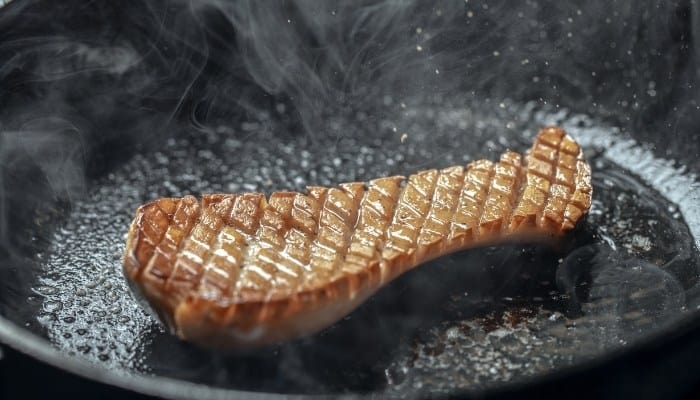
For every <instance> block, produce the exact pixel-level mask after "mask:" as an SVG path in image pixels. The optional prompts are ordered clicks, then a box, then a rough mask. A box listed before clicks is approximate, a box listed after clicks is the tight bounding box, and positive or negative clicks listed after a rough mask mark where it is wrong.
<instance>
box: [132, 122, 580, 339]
mask: <svg viewBox="0 0 700 400" xmlns="http://www.w3.org/2000/svg"><path fill="white" fill-rule="evenodd" d="M591 196H592V188H591V171H590V167H589V165H588V164H587V162H586V161H585V160H584V157H583V154H582V151H581V149H580V147H579V146H578V145H577V144H576V142H575V141H574V140H573V139H572V138H571V137H570V136H568V135H566V133H565V132H564V131H563V130H562V129H560V128H558V127H546V128H544V129H542V130H541V131H540V132H539V134H538V135H537V137H536V139H535V142H534V144H533V146H532V148H531V149H530V150H529V151H528V152H527V153H526V154H525V155H520V154H518V153H515V152H510V151H509V152H506V153H504V154H503V155H501V157H500V160H499V161H498V162H492V161H489V160H479V161H474V162H472V163H470V164H468V165H467V166H466V167H465V166H454V167H449V168H445V169H442V170H435V169H432V170H425V171H420V172H418V173H416V174H414V175H411V176H409V177H408V178H405V177H402V176H391V177H383V178H378V179H374V180H372V181H369V182H367V183H365V182H353V183H344V184H340V185H339V186H338V187H333V188H326V187H308V189H307V193H297V192H275V193H272V194H271V195H270V196H269V198H266V197H265V196H264V195H263V194H261V193H241V194H208V195H203V196H202V197H201V199H199V200H198V199H196V198H195V197H193V196H185V197H183V198H162V199H158V200H155V201H152V202H149V203H147V204H145V205H143V206H141V207H139V209H138V210H137V211H136V215H135V218H134V220H133V222H132V224H131V227H130V230H129V234H128V238H127V245H126V254H125V257H124V264H123V271H124V275H125V277H126V279H127V280H128V282H129V284H130V286H131V288H132V290H133V291H134V292H135V294H136V296H137V298H139V300H141V301H142V303H143V304H144V306H146V307H148V308H150V309H151V310H152V311H153V312H154V314H155V315H157V316H158V318H159V320H160V321H161V322H162V323H163V324H164V325H166V326H167V327H168V328H169V330H170V331H171V332H173V333H175V334H177V335H178V336H179V337H180V338H182V339H184V340H187V341H190V342H194V343H197V344H199V345H202V346H206V347H216V348H226V349H249V348H254V347H258V346H262V345H267V344H273V343H277V342H281V341H285V340H291V339H294V338H297V337H300V336H304V335H309V334H312V333H314V332H317V331H319V330H321V329H323V328H325V327H327V326H329V325H331V324H332V323H334V322H336V321H337V320H339V319H341V318H343V317H344V316H346V315H347V314H348V313H350V312H352V311H353V310H354V309H355V308H356V307H357V306H358V305H359V304H361V303H362V302H363V301H365V300H366V299H367V298H368V297H370V296H371V295H372V294H373V293H375V292H376V291H377V290H379V289H380V288H381V287H382V286H384V285H385V284H387V283H388V282H390V281H391V280H393V279H394V278H396V277H398V276H399V275H401V274H402V273H404V272H406V271H407V270H409V269H411V268H414V267H416V266H418V265H420V264H422V263H424V262H426V261H428V260H431V259H434V258H436V257H439V256H442V255H445V254H448V253H451V252H455V251H458V250H462V249H467V248H470V247H477V246H484V245H493V244H497V243H501V242H505V241H512V240H542V239H560V238H562V237H563V236H564V235H565V234H566V233H567V232H569V231H571V230H573V229H574V228H575V226H576V224H577V222H578V221H579V220H580V219H581V218H582V217H584V216H585V215H586V214H587V212H588V210H589V208H590V205H591Z"/></svg>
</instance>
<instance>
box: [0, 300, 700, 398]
mask: <svg viewBox="0 0 700 400" xmlns="http://www.w3.org/2000/svg"><path fill="white" fill-rule="evenodd" d="M699 334H700V309H698V308H696V309H694V310H691V311H687V314H686V315H684V316H682V317H680V318H678V319H676V320H674V321H672V322H670V323H669V324H668V325H667V326H666V327H665V328H663V329H658V330H656V331H655V332H653V333H650V334H648V335H644V336H642V337H640V338H637V339H636V340H635V341H634V342H632V343H631V344H628V345H625V346H618V347H615V348H613V349H610V350H608V351H605V352H604V353H602V354H600V355H599V356H596V357H593V358H590V359H586V360H582V361H579V362H576V363H574V364H572V365H568V366H565V367H562V368H559V369H556V370H553V371H550V372H546V373H543V374H539V375H534V376H532V377H529V378H525V379H522V380H516V381H512V382H504V383H502V384H501V385H498V386H493V387H488V388H485V389H456V390H455V391H454V393H452V394H450V395H459V396H460V397H463V398H480V399H484V398H488V397H494V396H495V397H497V396H498V395H499V394H501V395H502V394H507V393H517V392H519V391H524V390H532V389H536V388H537V387H541V386H545V385H547V384H555V383H556V382H558V381H562V380H565V379H567V378H573V377H574V376H575V375H580V374H583V373H586V372H594V371H595V370H596V369H599V368H602V367H604V366H605V365H606V364H612V363H614V362H620V361H624V360H625V359H626V358H631V357H634V356H635V355H637V356H639V355H642V354H644V353H649V352H654V351H659V350H660V349H663V348H668V347H671V346H672V345H673V344H674V343H676V342H678V341H682V340H683V339H688V338H689V337H691V336H698V335H699ZM0 343H1V344H4V345H6V346H8V347H11V348H12V349H14V350H16V351H18V352H21V353H23V354H25V355H27V356H29V357H31V358H34V359H35V360H37V361H39V362H43V363H45V364H48V365H49V366H51V367H54V368H57V369H59V370H63V371H66V372H69V373H71V374H73V375H76V376H78V377H82V378H85V379H88V380H92V381H95V382H98V383H101V384H105V385H109V386H114V387H117V388H121V389H124V390H127V391H132V392H134V393H140V394H144V395H147V396H157V397H163V398H169V399H191V398H199V399H224V398H225V399H231V398H241V399H309V398H315V399H322V398H328V397H332V398H334V399H337V398H342V399H356V398H363V397H365V396H370V397H372V396H376V395H381V393H376V392H375V393H373V392H368V393H354V394H348V393H329V394H295V393H290V394H288V393H274V392H254V391H246V390H237V389H225V388H221V387H215V386H208V385H204V384H199V383H194V382H188V381H186V380H182V379H175V378H169V377H165V376H158V375H153V376H148V375H138V374H132V373H127V374H117V373H112V372H111V370H110V369H107V368H104V367H103V366H101V365H99V364H93V363H90V362H89V361H87V360H82V359H80V358H79V357H71V356H67V355H66V354H63V353H62V352H61V351H59V350H58V349H57V348H55V347H53V346H52V345H51V343H50V342H49V341H48V340H46V339H44V338H41V337H39V336H38V335H36V334H34V333H32V332H29V331H28V330H26V329H24V328H21V327H19V326H18V325H16V324H15V323H14V322H12V321H10V320H8V319H7V318H5V317H4V316H2V315H0ZM415 394H416V395H419V394H420V393H415Z"/></svg>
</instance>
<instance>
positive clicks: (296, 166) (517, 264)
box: [34, 96, 700, 396]
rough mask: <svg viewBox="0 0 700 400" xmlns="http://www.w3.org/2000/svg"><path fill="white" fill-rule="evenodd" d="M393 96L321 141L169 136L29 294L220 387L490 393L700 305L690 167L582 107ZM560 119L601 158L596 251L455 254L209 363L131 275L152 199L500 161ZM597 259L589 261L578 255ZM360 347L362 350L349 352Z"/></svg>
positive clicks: (126, 348)
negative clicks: (125, 264) (272, 340)
mask: <svg viewBox="0 0 700 400" xmlns="http://www.w3.org/2000/svg"><path fill="white" fill-rule="evenodd" d="M391 100H392V101H384V102H382V104H381V105H380V106H379V108H378V109H377V110H376V115H383V117H382V118H379V117H376V116H373V115H369V114H367V113H363V114H362V115H358V113H356V112H354V111H352V110H351V111H349V112H348V114H347V115H330V116H328V118H327V119H326V121H327V124H328V134H327V135H318V136H319V137H323V139H318V140H321V141H322V143H315V144H314V145H313V146H311V145H310V143H309V142H307V141H306V140H305V139H304V138H300V137H297V136H293V135H285V134H284V132H285V131H282V133H280V132H277V131H275V130H274V129H273V127H274V126H275V125H274V124H273V123H270V121H252V122H246V123H242V124H240V125H238V126H229V125H222V126H221V127H220V128H219V129H215V130H212V131H205V132H202V131H188V132H183V133H182V134H174V135H173V136H172V137H171V138H170V139H169V140H167V141H166V142H164V143H163V144H162V147H161V148H160V149H158V151H156V152H153V153H142V154H136V155H135V156H134V157H132V158H131V159H130V160H129V161H128V162H126V163H125V164H123V165H121V166H120V167H119V168H118V169H115V170H113V171H112V172H111V173H109V174H108V175H106V176H104V177H102V178H100V179H98V180H97V181H96V182H93V183H92V191H91V193H90V196H89V198H88V199H86V200H84V201H81V202H78V203H76V204H75V205H74V207H73V211H72V213H71V215H70V217H69V218H68V220H67V221H66V223H65V225H64V226H63V227H62V229H59V230H58V231H57V232H56V234H55V237H54V240H53V243H52V246H51V248H50V249H49V250H48V251H47V253H46V255H45V256H44V257H43V258H42V260H41V262H42V263H43V264H44V271H45V273H44V275H43V277H42V278H41V279H40V280H39V281H38V282H36V284H35V286H34V289H35V290H34V292H35V296H38V297H41V298H42V299H43V307H42V312H41V314H40V315H39V316H38V319H39V321H40V322H41V324H43V326H44V327H45V328H46V330H47V332H48V335H49V337H50V339H51V340H52V342H53V343H54V344H55V345H56V346H57V347H59V348H61V349H63V350H64V351H65V352H66V353H70V354H75V355H76V356H78V357H83V358H87V359H89V360H91V361H93V362H95V363H96V364H97V365H100V366H102V367H108V368H112V369H114V370H118V371H122V372H133V373H142V372H144V371H148V372H149V373H154V374H158V375H164V376H169V377H172V378H177V379H184V380H188V381H194V382H199V383H205V384H210V385H215V386H220V387H225V388H238V389H251V390H266V391H270V390H272V391H280V392H294V393H299V392H301V393H307V392H308V393H319V392H320V393H330V392H338V391H347V390H358V391H367V392H379V393H387V394H392V395H395V396H399V395H402V394H406V393H409V392H410V393H413V392H414V391H415V390H420V391H425V392H427V393H442V392H447V391H451V390H453V389H455V388H475V387H488V386H492V385H497V384H500V383H502V382H510V381H517V380H521V379H524V378H526V377H527V376H531V375H536V374H544V373H547V372H550V371H553V370H555V369H559V368H561V367H563V366H568V365H573V364H576V363H578V362H580V361H582V360H585V359H588V358H591V357H595V356H597V355H600V354H601V353H602V352H604V351H606V350H608V349H611V348H615V347H618V346H621V345H625V344H626V343H629V342H631V341H634V340H635V339H636V338H638V337H640V335H644V334H647V333H648V332H652V331H653V330H654V329H658V328H659V327H661V326H663V325H664V324H665V323H667V322H668V321H669V320H672V319H674V318H677V317H678V316H679V315H682V314H683V311H682V310H683V307H684V306H686V305H687V304H694V303H695V302H697V301H698V299H697V298H694V297H692V296H690V295H687V293H689V292H687V291H688V290H689V289H690V288H692V287H693V286H695V284H696V282H697V275H698V274H697V270H696V266H697V264H698V263H697V255H696V244H697V243H698V238H699V237H700V213H699V212H698V207H699V204H700V202H698V201H696V199H698V198H700V197H699V195H698V193H699V191H698V185H697V183H696V181H695V177H694V176H692V175H690V174H689V173H687V172H686V171H684V170H683V169H681V168H678V167H677V166H674V164H672V163H671V162H668V161H665V160H661V159H659V158H655V157H654V156H653V154H652V153H651V152H649V151H647V150H645V149H644V148H643V147H641V146H640V145H639V144H638V143H635V142H633V141H631V140H630V139H628V138H625V137H624V135H623V134H621V133H620V132H619V131H618V130H616V129H615V128H613V127H609V126H606V125H604V124H602V123H599V122H597V121H595V120H592V119H590V118H588V117H585V116H581V115H571V114H568V113H567V112H565V111H561V110H551V109H542V108H538V106H536V105H534V104H525V105H520V104H513V103H511V102H509V101H507V100H502V101H490V102H488V101H475V100H465V99H449V100H447V99H443V98H440V97H439V96H437V97H435V98H432V99H428V100H424V101H418V100H417V99H402V98H392V99H391ZM549 123H557V124H561V125H563V126H564V127H565V128H566V129H567V130H568V131H569V133H571V134H572V135H573V136H574V137H575V138H576V139H577V140H578V141H579V142H580V143H581V144H582V145H583V146H584V150H585V152H586V155H587V157H588V158H589V160H590V161H591V163H592V165H593V171H594V172H593V173H594V186H595V192H594V193H595V194H594V197H595V201H594V204H593V207H592V209H591V213H590V215H589V217H588V221H587V223H586V224H584V225H583V226H582V227H581V229H580V231H579V233H578V234H577V236H576V238H575V240H574V241H573V243H572V246H574V248H573V249H571V250H575V249H576V248H581V249H587V250H581V249H579V250H578V252H577V251H573V252H562V253H557V252H552V250H542V249H532V248H530V247H522V246H521V247H509V248H507V251H504V249H502V248H500V249H496V250H495V251H493V249H490V250H489V249H487V250H485V251H475V252H467V253H465V254H456V255H454V256H451V257H446V258H443V259H441V260H438V261H436V262H433V263H431V264H430V265H426V266H424V267H423V268H419V269H418V270H417V271H414V272H416V273H415V274H414V273H413V272H412V273H411V274H409V276H407V277H405V278H402V279H400V280H399V281H397V282H395V283H394V284H392V285H391V286H390V287H388V288H386V289H385V290H384V291H382V292H381V293H380V294H379V295H378V296H375V298H373V299H372V300H370V301H369V302H367V304H365V305H364V306H363V307H361V309H359V310H357V312H355V313H353V314H351V315H350V316H349V317H348V318H346V319H344V320H343V321H341V322H339V323H338V324H336V325H334V326H333V327H330V328H329V329H327V330H326V331H324V332H322V333H321V334H319V335H316V336H314V337H311V338H307V339H304V340H300V341H297V342H293V343H290V344H286V345H282V346H279V347H275V348H271V349H264V350H261V351H259V352H256V353H253V354H247V355H241V356H233V355H232V356H220V355H218V356H214V355H213V354H212V353H210V352H206V351H203V350H200V349H196V348H193V347H191V346H188V345H186V344H183V343H180V342H179V341H177V340H176V339H174V338H173V337H171V336H170V335H168V334H166V333H164V332H163V331H162V330H161V329H160V327H159V326H158V325H157V324H156V323H155V322H154V320H153V319H152V318H151V317H150V316H149V315H148V314H147V313H146V312H145V311H144V310H143V309H142V308H141V307H139V306H138V304H137V303H136V302H135V301H134V299H133V297H132V296H131V293H130V292H129V290H128V287H127V285H126V284H125V282H124V279H123V277H122V274H121V254H122V252H123V250H124V239H125V233H126V230H127V228H128V224H129V222H130V220H131V217H132V213H133V212H134V210H135V209H136V207H137V206H138V205H140V204H142V203H143V202H145V201H148V200H151V199H153V198H156V197H160V196H182V195H185V194H190V193H191V194H199V193H211V192H230V191H252V190H259V191H264V192H268V193H269V192H271V191H273V190H303V189H304V186H305V185H307V184H315V185H333V184H337V183H340V182H346V181H356V180H367V179H370V178H373V177H377V176H384V175H388V174H408V173H411V172H414V171H416V170H418V169H425V168H439V167H445V166H448V165H452V164H458V163H466V162H469V161H471V160H474V159H479V158H489V159H494V158H495V157H497V156H498V155H499V154H501V153H502V152H503V151H505V150H507V149H514V150H518V151H521V150H524V149H526V148H528V147H529V145H530V143H531V140H532V138H533V136H534V135H535V133H536V131H537V129H538V128H539V127H541V126H542V125H544V124H549ZM586 246H587V247H586ZM603 248H604V249H605V251H604V252H603V251H602V250H601V249H603ZM585 251H589V252H590V251H592V252H593V256H590V257H589V256H586V257H581V255H582V254H583V253H581V252H585ZM586 254H589V253H586ZM589 255H590V254H589ZM594 256H596V257H598V258H597V259H596V258H593V257H594ZM577 257H578V258H577ZM560 259H561V261H560ZM591 260H594V261H595V262H593V261H591ZM421 271H427V272H425V273H424V274H422V275H421ZM557 272H558V275H557V276H558V278H559V279H558V281H557V280H556V279H555V274H556V273H557ZM455 274H456V275H455ZM684 296H687V298H684ZM348 343H352V348H350V347H349V345H348ZM358 346H360V347H362V348H364V349H366V350H367V351H364V352H363V353H366V354H365V355H360V354H357V352H355V351H352V349H353V348H356V347H358ZM283 366H284V367H283ZM253 370H254V371H255V373H253V372H251V371H253ZM454 371H459V372H460V373H457V374H455V373H454ZM448 372H449V373H448Z"/></svg>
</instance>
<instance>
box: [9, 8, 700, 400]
mask: <svg viewBox="0 0 700 400" xmlns="http://www.w3.org/2000/svg"><path fill="white" fill-rule="evenodd" d="M634 4H637V3H634ZM642 5H643V6H647V8H644V7H641V6H638V5H635V6H632V3H627V2H619V3H614V4H610V5H597V6H590V5H585V4H581V5H579V6H573V5H566V6H564V5H558V3H548V2H527V3H525V4H523V5H519V6H515V7H514V6H513V5H512V4H510V3H507V2H483V3H481V2H476V3H473V2H471V1H470V2H445V3H440V4H437V5H432V4H430V5H428V4H422V3H415V4H414V3H411V2H405V3H402V4H396V3H393V2H363V3H349V4H346V3H342V2H338V3H328V4H326V5H318V4H313V5H311V4H307V3H304V2H279V3H270V4H268V5H258V4H256V3H252V2H251V3H247V2H240V3H236V4H235V5H230V4H224V3H219V2H216V1H210V2H177V1H175V2H162V3H161V2H151V3H148V4H140V5H139V4H136V5H128V6H115V5H111V4H107V3H100V2H85V3H83V2H74V4H70V5H69V4H61V5H56V4H53V3H51V2H40V1H28V2H21V1H14V2H12V3H11V4H9V5H8V6H6V7H5V8H4V9H2V10H1V12H2V15H0V55H1V56H2V57H3V59H4V60H7V61H6V62H5V64H4V65H2V66H1V67H0V133H1V134H2V136H1V138H2V142H0V145H1V146H0V166H1V167H2V178H1V180H0V183H2V187H1V189H2V192H0V195H1V199H2V202H0V211H2V217H3V220H2V225H1V226H0V229H1V230H0V235H1V236H0V239H1V243H2V252H1V253H0V255H2V257H3V258H2V263H1V264H0V273H1V274H2V277H1V283H0V285H1V286H0V289H1V290H0V316H1V317H2V324H0V327H1V328H2V329H1V330H0V337H2V338H3V341H4V342H5V343H6V344H8V345H9V346H11V347H12V348H14V349H18V350H20V351H22V352H26V353H28V354H29V355H30V356H31V357H33V358H36V359H39V360H41V361H43V362H46V363H48V364H50V365H53V366H57V367H59V368H61V369H65V370H67V371H69V372H70V373H72V374H76V375H79V376H83V377H88V378H89V379H91V380H94V381H97V382H105V383H109V384H111V385H116V386H119V387H122V388H129V389H132V390H135V391H136V392H141V393H147V394H155V395H160V396H166V397H175V398H188V397H192V396H196V397H201V398H215V397H222V396H228V395H232V396H236V395H238V396H243V397H247V396H249V395H251V393H258V394H264V395H268V394H270V395H272V394H295V395H338V394H346V395H352V396H365V395H369V396H391V397H407V396H408V397H411V396H445V395H455V394H460V395H474V396H506V397H507V396H510V395H516V394H519V393H520V394H522V393H524V392H527V391H530V392H532V391H535V392H539V393H540V395H546V394H547V393H549V394H553V395H554V394H557V393H558V392H557V389H556V388H557V387H558V386H557V385H559V384H561V382H578V383H579V384H581V383H582V382H589V383H587V384H585V385H583V386H581V388H582V390H583V389H585V390H587V391H588V393H596V394H599V395H600V394H605V395H607V396H610V397H614V396H615V395H619V394H627V393H632V392H634V393H640V394H644V396H647V397H648V398H661V396H667V395H676V396H677V395H680V394H682V393H684V392H687V390H689V388H690V387H692V385H693V384H696V383H697V382H698V377H695V376H693V374H692V372H690V371H687V372H684V373H681V372H679V371H678V368H677V367H678V366H685V367H684V368H681V369H687V368H688V367H687V365H688V364H684V363H685V362H687V360H686V359H685V358H687V359H692V357H693V356H695V355H697V354H698V352H697V351H698V347H700V345H698V343H700V336H699V334H698V328H697V325H698V323H699V319H698V311H697V309H698V307H700V296H699V295H698V291H697V283H698V265H700V264H699V263H698V261H699V260H698V253H697V249H698V241H699V240H700V213H699V212H698V207H699V206H700V203H699V202H698V199H700V196H699V195H700V187H699V186H698V183H697V179H696V175H695V174H696V173H697V171H699V170H700V166H699V165H698V161H697V159H698V158H697V153H698V146H699V145H698V144H697V142H696V141H695V140H694V129H695V127H696V126H697V123H698V119H697V117H698V108H697V103H696V98H697V93H696V90H694V82H695V80H696V72H695V66H696V64H695V61H694V60H695V51H694V47H693V46H694V41H693V32H694V30H693V27H694V25H693V21H694V19H693V18H694V17H693V16H694V10H693V8H692V7H691V6H690V4H685V3H683V2H679V3H656V2H643V4H642ZM650 10H654V12H652V11H650ZM547 124H559V125H561V126H563V127H564V128H565V129H566V130H567V131H568V132H569V133H570V134H571V135H573V136H574V137H575V138H576V139H577V140H578V141H579V142H580V143H581V144H582V146H583V148H584V150H585V152H586V156H587V157H588V159H589V160H590V162H591V164H592V166H593V171H594V190H595V196H594V204H593V206H592V210H591V214H590V215H589V217H588V219H587V221H586V222H585V223H584V224H582V226H580V227H579V229H578V231H577V233H576V235H574V237H573V238H571V241H570V242H568V243H566V245H565V246H563V247H562V248H557V249H553V248H549V247H545V246H538V245H535V244H529V243H524V244H523V243H521V244H513V245H509V246H501V247H496V248H484V249H476V250H472V251H467V252H461V253H458V254H453V255H450V256H447V257H443V258H441V259H439V260H436V261H435V262H432V263H429V264H426V265H424V266H422V267H420V268H418V269H416V270H414V271H412V272H410V273H408V274H406V275H405V276H404V277H402V278H400V279H399V280H397V281H395V282H394V283H392V284H391V285H390V286H389V287H387V288H385V289H384V290H382V291H381V292H380V293H379V294H378V295H376V296H374V297H373V298H372V299H370V300H369V301H368V302H367V303H366V304H364V305H363V306H362V307H360V308H359V309H358V310H357V311H356V312H353V313H352V314H351V315H349V316H348V317H347V318H345V319H344V320H342V321H340V322H339V323H337V324H335V325H333V326H332V327H330V328H328V329H326V330H324V331H323V332H321V333H320V334H318V335H314V336H312V337H309V338H304V339H301V340H298V341H295V342H292V343H287V344H283V345H280V346H275V347H271V348H267V349H262V350H259V351H255V352H251V353H248V354H223V353H220V352H217V351H208V350H203V349H200V348H196V347H194V346H192V345H189V344H186V343H183V342H180V341H179V340H177V339H175V338H174V337H172V336H170V335H169V334H167V333H165V332H164V331H163V330H162V328H161V327H160V326H159V325H158V324H157V323H156V322H155V321H154V320H153V318H151V317H150V316H149V315H148V314H147V313H146V312H145V311H144V310H142V309H141V308H140V307H139V306H138V305H137V303H136V302H135V301H134V299H133V298H132V297H131V294H130V293H129V291H128V288H127V287H126V285H125V283H124V281H123V278H122V276H121V273H120V265H121V255H122V252H123V249H124V235H125V233H126V229H127V228H128V223H129V222H130V219H131V216H132V213H133V211H134V210H135V209H136V207H137V206H138V205H139V204H141V203H143V202H145V201H148V200H150V199H153V198H156V197H161V196H182V195H184V194H190V193H191V194H200V193H211V192H234V191H262V192H266V193H269V192H271V191H274V190H289V189H293V190H303V189H304V187H305V185H309V184H313V185H318V184H320V185H332V184H337V183H340V182H347V181H355V180H366V179H370V178H373V177H377V176H383V175H387V174H409V173H411V172H414V171H416V170H419V169H426V168H441V167H445V166H448V165H453V164H458V163H467V162H469V161H471V160H474V159H478V158H490V159H494V158H496V157H497V156H498V155H499V154H500V153H502V152H503V151H505V150H507V149H513V150H517V151H523V150H525V149H526V148H527V147H529V144H530V142H531V139H532V137H533V136H534V134H535V133H536V131H537V129H539V128H540V127H541V126H543V125H547ZM9 354H10V357H16V356H15V355H14V354H15V353H13V352H10V353H9ZM684 357H685V358H684ZM10 359H12V358H10ZM635 364H638V365H635ZM18 365H19V364H18ZM673 366H675V367H676V368H672V367H673ZM669 370H673V371H674V373H673V374H670V375H672V376H670V375H669V374H667V373H665V372H666V371H669ZM610 371H615V372H614V374H613V373H609V372H610ZM654 376H656V378H655V379H652V378H650V377H654ZM640 378H641V380H640ZM591 380H593V381H594V382H597V384H591V383H590V382H591ZM660 381H661V382H663V383H665V385H663V386H660ZM557 382H559V383H557ZM629 382H634V384H633V385H630V383H629ZM671 382H673V384H671V385H669V384H670V383H671ZM83 384H87V383H83ZM650 388H653V389H654V390H653V391H652V390H649V389H650ZM580 393H583V392H580Z"/></svg>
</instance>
